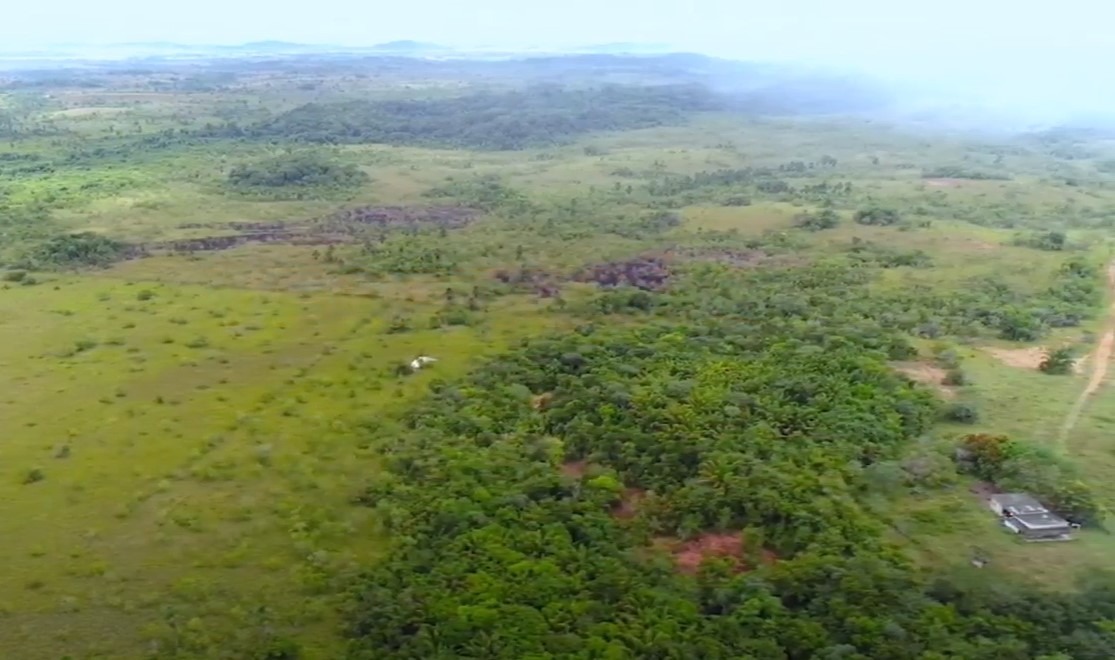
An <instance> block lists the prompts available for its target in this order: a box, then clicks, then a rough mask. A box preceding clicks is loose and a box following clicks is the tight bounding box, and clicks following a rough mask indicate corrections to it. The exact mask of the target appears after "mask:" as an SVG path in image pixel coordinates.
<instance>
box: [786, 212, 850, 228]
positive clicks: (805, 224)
mask: <svg viewBox="0 0 1115 660" xmlns="http://www.w3.org/2000/svg"><path fill="white" fill-rule="evenodd" d="M839 224H840V216H839V215H837V214H836V211H833V210H832V209H823V210H822V211H820V212H819V213H803V214H801V215H799V216H798V217H797V218H796V219H795V221H794V225H795V226H797V227H800V228H801V229H805V230H807V231H821V230H823V229H832V228H833V227H836V226H837V225H839Z"/></svg>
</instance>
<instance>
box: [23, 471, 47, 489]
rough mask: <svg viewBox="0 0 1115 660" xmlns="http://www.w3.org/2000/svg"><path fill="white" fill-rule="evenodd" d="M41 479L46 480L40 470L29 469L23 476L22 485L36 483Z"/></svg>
mask: <svg viewBox="0 0 1115 660" xmlns="http://www.w3.org/2000/svg"><path fill="white" fill-rule="evenodd" d="M43 479H46V473H45V472H43V470H42V468H31V469H30V470H28V471H27V472H26V473H25V474H24V475H23V484H24V485H27V484H33V483H38V482H40V481H42V480H43Z"/></svg>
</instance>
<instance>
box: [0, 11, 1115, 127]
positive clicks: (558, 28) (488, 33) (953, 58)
mask: <svg viewBox="0 0 1115 660" xmlns="http://www.w3.org/2000/svg"><path fill="white" fill-rule="evenodd" d="M5 5H9V6H5V7H4V10H3V12H2V14H0V48H3V49H11V48H13V47H24V46H42V45H47V44H57V43H67V42H69V43H73V42H78V43H111V42H125V41H177V42H188V43H240V42H245V41H256V40H264V39H280V40H290V41H301V42H318V43H340V44H346V45H369V44H374V43H379V42H384V41H392V40H398V39H417V40H421V41H433V42H438V43H443V44H448V45H497V46H528V45H545V46H562V45H566V46H567V45H580V44H588V43H602V42H619V41H624V42H627V41H639V42H655V43H667V44H670V45H672V46H675V47H677V48H678V49H684V50H691V51H698V52H705V53H710V54H717V55H725V56H732V57H739V58H750V59H763V60H777V61H798V62H801V61H805V62H810V63H815V64H821V65H827V66H830V67H834V68H846V67H855V68H858V69H860V70H866V71H869V72H872V73H876V74H883V75H899V74H901V75H905V76H911V77H914V78H917V79H919V80H934V79H939V80H947V81H955V82H958V83H963V84H964V85H969V86H972V85H975V86H996V85H997V86H998V87H1001V88H1002V89H1003V90H1007V91H1004V92H1003V93H1008V92H1009V93H1010V94H1018V93H1021V92H1025V93H1026V94H1029V95H1030V96H1032V97H1033V100H1034V101H1035V102H1037V101H1041V100H1042V99H1043V98H1046V97H1048V96H1053V95H1064V94H1066V93H1071V94H1072V95H1073V96H1074V97H1081V98H1083V97H1088V98H1089V99H1090V100H1091V102H1093V103H1094V104H1100V105H1102V104H1103V103H1104V102H1105V100H1106V99H1105V97H1106V96H1110V97H1112V98H1113V101H1111V102H1110V103H1109V105H1115V73H1113V72H1115V32H1112V27H1111V26H1112V25H1115V2H1113V1H1112V0H917V1H911V0H764V1H763V2H753V1H751V0H689V1H685V0H671V1H664V0H541V1H539V0H534V1H531V0H189V1H183V0H173V1H171V2H167V1H166V0H163V1H159V0H98V1H96V2H91V1H90V0H23V1H21V0H12V1H11V2H9V3H5ZM1039 83H1040V84H1039ZM1027 88H1029V90H1028V91H1027ZM1035 89H1038V90H1040V91H1035ZM1027 98H1029V97H1027ZM1047 100H1048V99H1047Z"/></svg>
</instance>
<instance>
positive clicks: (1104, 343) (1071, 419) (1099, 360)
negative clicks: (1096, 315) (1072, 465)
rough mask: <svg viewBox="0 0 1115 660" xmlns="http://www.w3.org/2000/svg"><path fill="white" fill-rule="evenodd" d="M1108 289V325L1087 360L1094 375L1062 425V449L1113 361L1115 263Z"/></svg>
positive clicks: (1108, 278) (1108, 281) (1114, 342)
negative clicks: (1109, 299) (1109, 301)
mask: <svg viewBox="0 0 1115 660" xmlns="http://www.w3.org/2000/svg"><path fill="white" fill-rule="evenodd" d="M1107 289H1108V296H1109V297H1110V298H1111V304H1110V306H1109V307H1108V312H1107V325H1106V327H1105V328H1104V331H1103V336H1102V337H1100V342H1099V345H1097V346H1096V350H1095V351H1093V352H1092V354H1091V355H1089V356H1088V359H1087V363H1088V364H1089V365H1091V367H1092V373H1091V375H1090V376H1089V377H1088V385H1087V386H1085V388H1084V390H1083V391H1082V392H1081V393H1080V396H1079V397H1077V398H1076V402H1075V403H1073V404H1072V409H1071V410H1069V414H1068V416H1067V417H1065V423H1064V424H1062V425H1061V434H1060V436H1059V437H1058V439H1057V444H1058V445H1059V446H1060V447H1061V448H1062V449H1063V448H1064V447H1065V444H1066V443H1067V442H1068V437H1069V434H1070V433H1072V430H1073V428H1075V427H1076V423H1077V422H1078V421H1080V415H1081V414H1083V413H1084V408H1085V407H1086V406H1087V405H1088V400H1089V399H1091V398H1092V395H1093V394H1095V393H1096V392H1097V391H1098V390H1099V388H1100V386H1101V385H1103V381H1104V380H1105V379H1106V378H1107V367H1108V363H1109V362H1110V361H1111V353H1112V350H1113V349H1115V261H1112V262H1111V263H1110V264H1108V266H1107Z"/></svg>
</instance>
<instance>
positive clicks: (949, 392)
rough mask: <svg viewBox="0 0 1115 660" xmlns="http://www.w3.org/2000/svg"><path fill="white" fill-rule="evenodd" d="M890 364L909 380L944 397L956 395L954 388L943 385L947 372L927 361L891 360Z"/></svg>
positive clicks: (948, 397) (949, 397) (950, 397)
mask: <svg viewBox="0 0 1115 660" xmlns="http://www.w3.org/2000/svg"><path fill="white" fill-rule="evenodd" d="M891 366H892V367H894V368H895V370H897V371H898V372H899V373H901V374H904V375H906V376H907V377H908V378H909V379H910V380H912V381H914V382H916V383H921V384H922V385H926V386H928V387H932V388H933V389H935V390H937V391H938V392H939V393H940V394H941V396H943V397H945V398H946V399H952V398H954V397H955V396H956V390H955V389H954V388H952V387H949V386H948V385H945V376H947V375H948V372H947V371H945V370H944V369H942V368H940V367H938V366H937V365H935V364H930V363H928V362H892V363H891Z"/></svg>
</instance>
